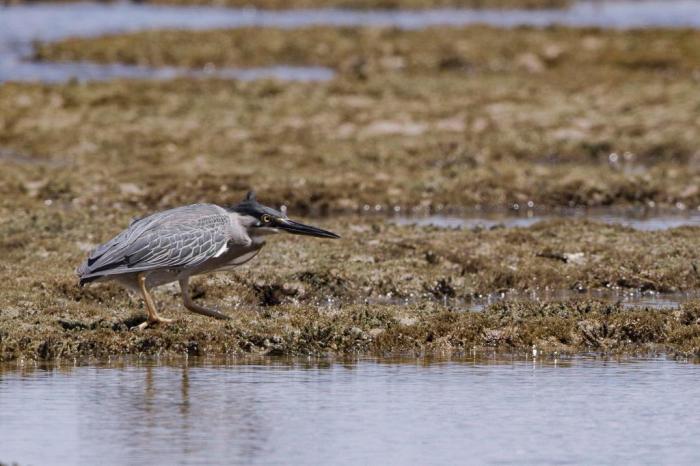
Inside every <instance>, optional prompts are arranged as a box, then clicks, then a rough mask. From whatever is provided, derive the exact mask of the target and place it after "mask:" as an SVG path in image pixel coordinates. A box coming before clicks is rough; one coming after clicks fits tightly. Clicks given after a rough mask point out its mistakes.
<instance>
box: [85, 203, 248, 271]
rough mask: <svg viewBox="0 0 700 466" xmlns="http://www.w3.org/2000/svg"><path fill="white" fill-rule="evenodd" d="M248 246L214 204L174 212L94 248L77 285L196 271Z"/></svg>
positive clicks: (140, 222) (140, 223) (147, 219)
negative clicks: (236, 248)
mask: <svg viewBox="0 0 700 466" xmlns="http://www.w3.org/2000/svg"><path fill="white" fill-rule="evenodd" d="M231 242H233V243H235V244H241V245H244V244H246V243H250V238H249V237H248V235H247V234H246V233H245V232H244V231H242V230H241V229H240V228H236V226H234V225H233V224H232V222H231V219H230V216H229V215H228V213H227V211H226V210H225V209H223V208H221V207H219V206H217V205H214V204H195V205H190V206H184V207H178V208H175V209H171V210H166V211H163V212H158V213H156V214H153V215H150V216H148V217H145V218H143V219H140V220H136V221H134V222H132V223H131V225H129V227H128V228H127V229H126V230H124V231H122V232H121V233H119V235H117V236H116V237H114V238H113V239H111V240H110V241H108V242H106V243H104V244H102V245H100V246H98V247H97V248H96V249H95V250H94V251H92V252H91V253H90V256H89V257H88V259H87V261H85V262H84V263H83V264H82V265H81V266H80V267H79V268H78V271H77V272H78V275H79V277H80V281H81V283H85V282H89V281H91V280H94V279H96V278H99V277H102V276H105V275H116V274H121V273H132V272H141V271H148V270H156V269H163V268H178V267H185V266H186V267H196V266H197V265H200V264H202V263H203V262H205V261H207V260H208V259H211V258H213V257H216V256H217V254H218V255H220V254H222V253H223V251H225V250H226V248H227V247H228V245H229V244H230V243H231Z"/></svg>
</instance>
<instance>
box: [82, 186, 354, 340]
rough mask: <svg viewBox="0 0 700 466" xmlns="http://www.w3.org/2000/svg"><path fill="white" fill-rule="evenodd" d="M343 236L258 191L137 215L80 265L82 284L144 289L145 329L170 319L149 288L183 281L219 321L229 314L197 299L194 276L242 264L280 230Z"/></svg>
mask: <svg viewBox="0 0 700 466" xmlns="http://www.w3.org/2000/svg"><path fill="white" fill-rule="evenodd" d="M282 232H284V233H291V234H293V235H306V236H314V237H318V238H334V239H335V238H340V236H338V235H336V234H335V233H333V232H330V231H327V230H323V229H321V228H317V227H314V226H311V225H305V224H303V223H299V222H295V221H293V220H290V219H289V218H288V217H287V215H286V214H285V213H282V212H280V211H278V210H275V209H273V208H271V207H268V206H265V205H263V204H261V203H259V202H258V201H257V199H256V196H255V192H253V191H250V192H249V193H248V194H247V195H246V197H245V199H244V200H243V201H242V202H240V203H239V204H237V205H234V206H232V207H222V206H219V205H217V204H192V205H187V206H181V207H176V208H173V209H169V210H164V211H161V212H157V213H154V214H152V215H149V216H146V217H143V218H139V219H136V220H134V221H132V222H131V224H130V225H129V226H128V227H127V228H126V229H125V230H124V231H122V232H121V233H119V234H118V235H117V236H115V237H114V238H112V239H111V240H109V241H107V242H106V243H104V244H102V245H100V246H98V247H96V248H95V249H93V250H92V251H91V252H90V253H89V255H88V258H87V259H86V260H85V262H83V263H82V264H81V265H80V266H79V267H78V269H77V271H76V272H77V274H78V278H79V280H80V286H83V285H85V284H86V283H90V282H99V281H107V280H114V281H116V282H118V283H119V284H120V285H122V286H124V287H126V288H127V289H131V290H133V291H135V292H137V293H140V294H141V296H142V297H143V300H144V302H145V305H146V310H147V312H148V319H147V320H146V321H144V322H143V323H141V324H140V325H138V326H136V327H135V329H138V330H143V329H145V328H146V327H149V326H153V325H156V324H159V323H170V322H172V319H165V318H163V317H161V316H160V315H159V314H158V311H157V309H156V305H155V303H154V301H153V298H152V297H151V294H150V290H151V289H153V288H155V287H158V286H161V285H165V284H167V283H173V282H175V281H177V282H179V285H180V291H181V295H182V300H183V304H184V306H185V308H187V309H188V310H190V311H192V312H194V313H196V314H201V315H204V316H208V317H213V318H216V319H229V318H230V317H229V316H227V315H226V314H223V313H221V312H219V311H217V310H214V309H208V308H206V307H203V306H200V305H199V304H197V303H195V302H194V301H193V300H192V296H191V294H190V289H189V280H190V277H192V276H194V275H201V274H205V273H210V272H215V271H226V270H231V269H234V268H236V267H239V266H241V265H243V264H245V263H246V262H248V261H250V260H251V259H253V258H254V257H255V256H257V255H258V253H259V252H260V250H261V249H262V247H263V246H264V245H265V238H266V237H267V236H270V235H274V234H277V233H282Z"/></svg>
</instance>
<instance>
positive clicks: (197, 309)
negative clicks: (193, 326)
mask: <svg viewBox="0 0 700 466" xmlns="http://www.w3.org/2000/svg"><path fill="white" fill-rule="evenodd" d="M180 290H181V291H182V303H183V304H184V305H185V307H186V308H187V309H189V310H190V311H192V312H194V313H196V314H201V315H203V316H208V317H213V318H215V319H222V320H228V319H230V317H229V316H227V315H226V314H222V313H221V312H219V311H215V310H214V309H207V308H206V307H204V306H200V305H199V304H197V303H195V302H194V301H192V296H190V277H185V278H181V279H180Z"/></svg>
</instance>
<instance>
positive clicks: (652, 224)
mask: <svg viewBox="0 0 700 466" xmlns="http://www.w3.org/2000/svg"><path fill="white" fill-rule="evenodd" d="M558 218H559V219H561V218H565V219H574V220H576V219H578V220H591V221H595V222H602V223H607V224H610V225H622V226H625V227H629V228H633V229H635V230H640V231H659V230H669V229H672V228H680V227H697V226H700V211H698V210H662V211H658V210H642V209H633V210H620V209H605V208H600V209H563V210H558V211H552V212H537V211H534V210H526V211H505V210H499V211H485V212H478V211H475V212H464V213H462V214H444V215H443V214H436V215H423V216H411V215H407V216H402V215H398V216H395V217H394V218H393V221H394V222H396V223H398V224H399V225H419V226H430V227H437V228H453V229H461V228H464V229H478V228H484V229H490V228H498V227H503V228H518V227H520V228H527V227H531V226H533V225H535V224H537V223H540V222H543V221H546V220H553V219H558Z"/></svg>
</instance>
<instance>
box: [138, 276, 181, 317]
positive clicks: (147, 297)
mask: <svg viewBox="0 0 700 466" xmlns="http://www.w3.org/2000/svg"><path fill="white" fill-rule="evenodd" d="M137 279H138V282H139V289H140V290H141V295H143V299H144V301H145V302H146V309H147V310H148V320H147V321H146V322H143V323H141V324H139V325H137V326H136V327H134V329H135V330H143V329H145V328H146V327H148V326H150V325H155V324H160V323H163V324H169V323H170V322H172V319H165V318H163V317H161V316H159V315H158V311H156V304H155V303H154V302H153V298H152V297H151V294H150V293H149V292H148V289H147V288H146V274H145V273H144V272H141V273H140V274H138V276H137Z"/></svg>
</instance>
